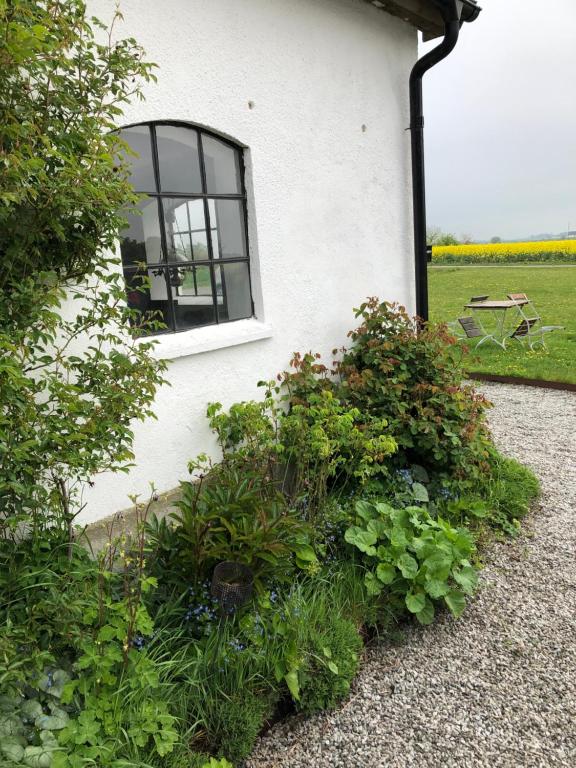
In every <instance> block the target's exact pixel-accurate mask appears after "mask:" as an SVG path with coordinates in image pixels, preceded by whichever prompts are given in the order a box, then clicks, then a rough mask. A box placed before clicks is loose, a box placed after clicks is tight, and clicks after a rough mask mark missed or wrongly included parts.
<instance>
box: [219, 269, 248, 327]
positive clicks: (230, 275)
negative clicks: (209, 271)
mask: <svg viewBox="0 0 576 768" xmlns="http://www.w3.org/2000/svg"><path fill="white" fill-rule="evenodd" d="M215 270H216V295H217V298H218V319H219V320H220V321H225V320H240V319H241V318H243V317H252V299H251V296H250V275H249V272H248V264H247V263H246V262H243V261H239V262H237V263H236V264H220V265H218V266H216V267H215Z"/></svg>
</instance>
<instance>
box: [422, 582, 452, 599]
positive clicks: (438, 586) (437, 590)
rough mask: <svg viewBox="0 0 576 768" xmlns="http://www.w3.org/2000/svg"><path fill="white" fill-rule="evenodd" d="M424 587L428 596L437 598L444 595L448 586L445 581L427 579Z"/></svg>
mask: <svg viewBox="0 0 576 768" xmlns="http://www.w3.org/2000/svg"><path fill="white" fill-rule="evenodd" d="M424 589H425V590H426V592H428V594H429V595H430V597H432V598H433V599H434V600H437V599H438V598H440V597H444V595H445V594H447V593H448V591H449V589H450V587H449V586H448V584H447V583H446V582H445V581H440V580H439V579H429V580H427V581H426V582H425V583H424Z"/></svg>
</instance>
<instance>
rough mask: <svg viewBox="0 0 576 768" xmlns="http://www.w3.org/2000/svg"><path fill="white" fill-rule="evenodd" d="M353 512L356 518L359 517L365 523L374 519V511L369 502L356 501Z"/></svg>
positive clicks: (372, 505)
mask: <svg viewBox="0 0 576 768" xmlns="http://www.w3.org/2000/svg"><path fill="white" fill-rule="evenodd" d="M354 511H355V512H356V514H357V515H358V517H361V518H362V519H363V520H366V521H368V520H372V518H374V517H376V509H375V507H374V504H372V503H371V502H369V501H357V502H356V504H355V505H354Z"/></svg>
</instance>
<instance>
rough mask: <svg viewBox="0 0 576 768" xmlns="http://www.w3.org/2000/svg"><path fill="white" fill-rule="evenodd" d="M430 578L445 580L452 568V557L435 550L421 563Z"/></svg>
mask: <svg viewBox="0 0 576 768" xmlns="http://www.w3.org/2000/svg"><path fill="white" fill-rule="evenodd" d="M422 565H423V567H424V568H425V569H426V571H427V573H428V575H429V576H430V578H433V579H438V580H439V581H446V580H447V579H448V576H449V575H450V569H451V568H452V557H451V556H450V555H447V554H445V553H444V552H442V551H439V550H437V551H436V552H435V553H434V554H432V555H430V556H429V557H427V558H426V559H425V560H424V562H423V563H422Z"/></svg>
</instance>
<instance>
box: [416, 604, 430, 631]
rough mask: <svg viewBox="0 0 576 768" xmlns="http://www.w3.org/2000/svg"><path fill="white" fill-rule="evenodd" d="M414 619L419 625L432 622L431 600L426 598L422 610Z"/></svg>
mask: <svg viewBox="0 0 576 768" xmlns="http://www.w3.org/2000/svg"><path fill="white" fill-rule="evenodd" d="M416 618H417V619H418V621H419V622H420V624H424V625H426V624H432V622H433V621H434V604H433V602H432V600H429V599H428V598H426V602H425V604H424V608H422V610H421V611H419V612H418V613H417V614H416Z"/></svg>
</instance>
